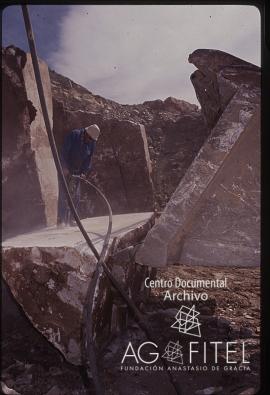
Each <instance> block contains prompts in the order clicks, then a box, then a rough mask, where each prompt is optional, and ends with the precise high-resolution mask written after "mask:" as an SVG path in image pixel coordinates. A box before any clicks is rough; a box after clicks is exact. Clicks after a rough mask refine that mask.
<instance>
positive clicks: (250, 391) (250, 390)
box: [238, 388, 258, 395]
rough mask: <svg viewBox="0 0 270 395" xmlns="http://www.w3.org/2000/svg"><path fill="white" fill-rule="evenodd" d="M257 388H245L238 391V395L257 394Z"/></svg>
mask: <svg viewBox="0 0 270 395" xmlns="http://www.w3.org/2000/svg"><path fill="white" fill-rule="evenodd" d="M257 393H258V392H257V390H255V388H247V389H245V390H244V391H241V392H239V394H238V395H255V394H257Z"/></svg>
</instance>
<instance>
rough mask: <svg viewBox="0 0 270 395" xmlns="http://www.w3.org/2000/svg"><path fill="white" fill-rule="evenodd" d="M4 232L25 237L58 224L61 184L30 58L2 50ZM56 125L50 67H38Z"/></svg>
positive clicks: (11, 50) (18, 51)
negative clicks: (42, 227)
mask: <svg viewBox="0 0 270 395" xmlns="http://www.w3.org/2000/svg"><path fill="white" fill-rule="evenodd" d="M2 59H3V63H2V78H3V79H2V82H3V91H2V92H3V96H4V97H3V123H2V131H3V140H2V142H3V158H2V165H3V167H2V169H3V195H2V198H3V210H2V212H3V232H4V236H5V237H6V236H7V235H9V234H12V233H13V234H14V233H18V232H24V231H27V230H29V229H32V228H33V227H37V226H50V225H53V224H55V223H56V216H57V198H58V182H57V172H56V169H55V165H54V162H53V158H52V154H51V150H50V146H49V141H48V137H47V134H46V129H45V125H44V121H43V117H42V114H41V108H40V103H39V98H38V95H37V89H36V86H35V80H34V73H33V66H32V61H31V58H30V55H29V54H27V55H26V54H25V53H24V52H23V51H21V50H19V49H18V48H15V47H9V48H7V49H4V50H2ZM39 65H40V70H41V75H42V80H43V85H44V92H45V98H46V101H47V107H48V112H49V116H50V119H51V121H52V94H51V85H50V77H49V73H48V68H47V65H46V64H45V63H44V62H42V61H41V60H40V61H39Z"/></svg>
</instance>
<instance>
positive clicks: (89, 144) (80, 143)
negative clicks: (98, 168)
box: [57, 124, 100, 227]
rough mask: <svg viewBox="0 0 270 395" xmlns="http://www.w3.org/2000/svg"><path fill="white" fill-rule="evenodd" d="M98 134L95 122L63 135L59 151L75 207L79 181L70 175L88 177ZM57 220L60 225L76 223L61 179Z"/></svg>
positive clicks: (79, 190) (79, 191) (79, 193)
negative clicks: (62, 142) (63, 138)
mask: <svg viewBox="0 0 270 395" xmlns="http://www.w3.org/2000/svg"><path fill="white" fill-rule="evenodd" d="M99 135H100V129H99V127H98V125H96V124H93V125H90V126H87V127H84V128H80V129H74V130H72V131H71V132H70V133H69V134H68V135H67V136H66V137H65V140H64V144H63V146H62V149H61V151H60V160H61V164H62V168H63V173H64V176H65V178H66V181H67V184H68V187H69V191H70V194H71V197H72V200H73V203H74V205H75V208H76V209H77V208H78V205H79V202H80V197H81V185H80V184H81V183H80V179H79V178H75V177H72V175H78V176H81V177H82V178H87V177H88V175H89V173H90V170H91V162H92V156H93V153H94V151H95V147H96V142H97V140H98V138H99ZM57 222H58V226H60V227H63V226H66V225H75V224H76V222H75V220H74V219H73V218H72V217H71V211H70V209H69V205H68V202H67V199H66V194H65V191H64V189H63V185H62V182H61V180H59V200H58V221H57Z"/></svg>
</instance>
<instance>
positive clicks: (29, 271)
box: [2, 213, 154, 365]
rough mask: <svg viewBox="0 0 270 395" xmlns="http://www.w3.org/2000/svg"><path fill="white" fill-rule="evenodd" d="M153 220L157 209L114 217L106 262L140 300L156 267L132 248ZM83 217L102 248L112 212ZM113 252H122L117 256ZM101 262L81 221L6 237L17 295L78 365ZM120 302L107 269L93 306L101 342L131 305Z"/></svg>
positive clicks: (6, 273)
mask: <svg viewBox="0 0 270 395" xmlns="http://www.w3.org/2000/svg"><path fill="white" fill-rule="evenodd" d="M153 220H154V218H153V216H152V213H137V214H126V215H116V216H114V217H113V229H112V236H111V242H110V247H109V260H108V262H107V264H108V265H109V266H110V267H111V270H112V272H113V274H114V275H115V276H116V277H117V279H118V281H120V283H121V284H122V286H123V287H124V288H125V289H126V291H127V293H128V294H129V295H130V296H131V297H132V298H133V301H134V302H135V303H136V300H137V299H138V296H139V297H144V296H146V294H145V291H142V289H144V288H143V287H142V283H143V282H144V279H145V277H146V276H148V275H151V273H150V272H151V270H150V269H148V268H147V267H142V266H140V265H136V264H135V263H134V262H133V261H132V258H131V256H132V248H133V246H134V245H136V244H137V243H140V242H141V241H142V239H143V238H144V237H145V235H146V233H147V232H148V231H149V229H150V228H151V226H152V225H153ZM82 222H83V225H84V226H85V229H86V231H87V232H88V234H89V236H90V238H91V239H92V241H93V243H94V246H95V247H96V249H97V251H98V252H99V253H100V252H101V249H102V246H103V242H104V237H105V234H106V229H107V225H108V218H107V217H97V218H91V219H86V220H83V221H82ZM112 241H113V242H112ZM112 255H114V256H116V257H118V258H117V259H115V260H114V258H113V256H112ZM110 256H111V257H110ZM96 263H97V260H96V258H95V256H94V255H93V253H92V252H91V251H90V249H89V247H88V246H87V245H86V243H85V241H84V240H83V239H82V236H81V233H80V231H79V229H78V228H77V227H67V228H65V229H59V228H55V227H50V228H46V229H44V230H42V231H36V232H33V233H28V234H25V235H21V236H17V237H14V238H11V239H8V240H6V241H5V242H4V243H3V265H2V272H3V277H4V279H5V281H6V283H7V284H8V286H9V288H10V290H11V292H12V294H13V296H14V297H15V299H16V300H17V302H18V303H19V305H20V306H21V307H22V308H23V310H24V312H25V314H26V315H27V317H28V318H29V320H30V321H31V323H32V324H33V325H34V327H35V328H36V329H38V330H39V331H40V332H41V333H42V334H43V335H44V336H45V337H46V338H47V339H48V340H49V341H50V342H51V343H52V344H53V345H54V346H55V347H56V348H58V349H59V350H60V351H61V352H62V353H63V354H64V356H65V357H66V359H67V360H68V361H69V362H71V363H73V364H76V365H78V364H81V328H82V314H83V309H84V302H85V297H86V290H87V287H88V285H89V283H90V282H91V279H92V276H93V273H94V271H95V269H96ZM120 302H121V303H119V297H118V294H117V293H116V292H115V291H114V290H113V289H112V288H111V285H110V283H109V282H108V280H107V278H106V276H105V275H104V274H103V275H102V276H101V278H100V280H99V283H98V286H97V293H96V297H95V306H94V311H93V317H94V319H93V321H94V337H95V338H96V341H97V342H101V343H102V342H103V341H105V340H106V338H107V337H108V335H109V334H110V333H111V331H115V330H117V329H119V325H120V326H121V325H123V322H124V321H125V316H124V314H125V311H127V309H126V307H125V304H124V303H123V301H122V300H121V301H120ZM120 329H121V328H120Z"/></svg>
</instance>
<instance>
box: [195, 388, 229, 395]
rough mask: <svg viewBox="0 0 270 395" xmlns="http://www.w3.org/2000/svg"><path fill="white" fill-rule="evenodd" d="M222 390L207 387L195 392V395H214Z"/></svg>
mask: <svg viewBox="0 0 270 395" xmlns="http://www.w3.org/2000/svg"><path fill="white" fill-rule="evenodd" d="M222 390H223V387H208V388H204V389H202V390H197V391H195V395H215V394H218V393H219V392H221V391H222Z"/></svg>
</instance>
